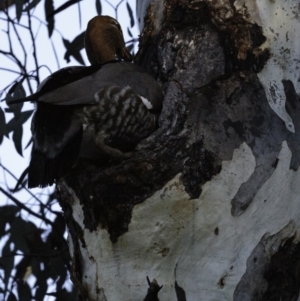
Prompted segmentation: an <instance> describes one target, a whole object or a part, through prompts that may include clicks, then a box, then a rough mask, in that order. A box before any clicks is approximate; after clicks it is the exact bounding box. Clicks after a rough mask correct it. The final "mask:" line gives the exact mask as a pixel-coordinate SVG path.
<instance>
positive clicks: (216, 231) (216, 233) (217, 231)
mask: <svg viewBox="0 0 300 301" xmlns="http://www.w3.org/2000/svg"><path fill="white" fill-rule="evenodd" d="M214 234H215V235H219V227H216V228H215V231H214Z"/></svg>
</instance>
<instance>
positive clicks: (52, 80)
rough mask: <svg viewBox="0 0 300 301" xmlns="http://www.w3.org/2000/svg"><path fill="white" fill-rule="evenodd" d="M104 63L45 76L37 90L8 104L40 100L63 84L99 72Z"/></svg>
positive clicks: (75, 67)
mask: <svg viewBox="0 0 300 301" xmlns="http://www.w3.org/2000/svg"><path fill="white" fill-rule="evenodd" d="M101 67H102V65H100V64H98V65H92V66H89V67H85V66H72V67H66V68H62V69H60V70H58V71H56V72H54V73H52V74H51V75H50V76H48V77H47V78H45V79H44V80H43V81H42V83H41V84H40V85H39V86H38V89H37V92H36V93H33V94H32V95H29V96H27V97H24V98H19V99H14V100H11V101H8V104H9V105H10V104H15V103H22V102H26V101H39V99H40V97H41V96H42V95H44V94H46V93H51V91H54V90H55V89H59V88H61V87H63V86H66V85H68V84H70V83H72V82H75V81H77V80H80V79H82V78H84V77H87V76H90V75H92V74H93V73H95V72H97V71H98V70H99V69H100V68H101Z"/></svg>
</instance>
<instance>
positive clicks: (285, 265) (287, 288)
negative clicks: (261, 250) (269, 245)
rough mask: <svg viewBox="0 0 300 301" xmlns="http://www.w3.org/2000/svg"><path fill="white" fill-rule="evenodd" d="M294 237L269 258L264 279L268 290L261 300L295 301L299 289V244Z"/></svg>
mask: <svg viewBox="0 0 300 301" xmlns="http://www.w3.org/2000/svg"><path fill="white" fill-rule="evenodd" d="M293 239H294V237H292V238H290V239H288V240H287V241H285V242H284V243H283V245H281V246H280V247H279V249H278V251H277V252H276V253H275V254H274V255H273V256H272V257H271V259H270V262H269V265H268V268H267V270H266V272H265V274H264V278H265V279H266V281H267V282H268V289H267V291H266V292H265V293H264V295H263V297H262V299H261V300H264V301H273V300H287V301H293V300H297V299H298V297H299V288H300V255H299V254H300V243H296V244H295V243H293Z"/></svg>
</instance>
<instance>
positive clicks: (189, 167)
mask: <svg viewBox="0 0 300 301" xmlns="http://www.w3.org/2000/svg"><path fill="white" fill-rule="evenodd" d="M189 154H190V156H189V157H188V158H187V159H186V160H185V161H184V163H183V164H184V165H183V170H182V176H181V180H182V182H183V185H184V187H185V190H186V192H187V193H188V194H189V195H190V196H191V198H197V197H199V195H200V193H201V184H202V183H205V182H207V181H209V180H210V179H211V178H212V176H213V175H214V174H216V173H217V172H218V171H219V169H218V168H217V167H216V168H214V157H213V155H212V154H211V153H210V152H209V151H207V150H206V149H205V148H204V146H203V142H202V141H198V142H195V143H194V144H193V145H192V146H191V147H190V152H189Z"/></svg>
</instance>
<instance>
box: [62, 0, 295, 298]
mask: <svg viewBox="0 0 300 301" xmlns="http://www.w3.org/2000/svg"><path fill="white" fill-rule="evenodd" d="M149 3H150V4H149ZM148 4H149V6H148ZM147 6H148V8H147ZM146 8H147V10H146ZM299 15H300V8H299V4H298V1H296V0H294V1H292V0H290V1H282V0H277V1H276V0H275V1H267V0H261V1H255V0H244V1H243V0H237V1H235V2H234V1H231V0H224V1H212V0H211V1H209V0H194V1H190V0H165V1H163V0H160V1H159V0H157V1H152V2H151V1H138V17H139V19H140V23H141V24H142V26H144V27H143V31H142V34H141V38H140V50H139V52H138V55H137V57H136V63H137V64H140V65H142V66H144V67H145V68H146V69H147V70H148V72H149V73H150V74H152V75H153V76H154V77H155V78H156V79H157V81H158V82H159V83H160V84H161V85H162V86H163V89H164V93H165V98H164V103H163V110H162V113H161V115H160V119H159V128H158V130H157V131H156V132H155V133H153V135H151V136H150V137H149V138H147V139H146V140H145V141H142V142H141V143H140V144H139V146H138V148H137V149H136V151H135V153H134V156H133V157H132V158H131V159H129V160H126V161H122V162H108V163H107V164H106V165H103V164H102V165H98V166H97V165H95V164H94V163H91V162H80V164H79V165H78V166H77V168H76V169H75V170H74V172H72V174H70V175H69V176H68V177H67V178H66V179H65V180H64V182H62V183H61V184H60V185H59V187H58V189H59V191H60V193H61V197H62V202H61V204H62V207H63V210H64V212H65V216H66V220H67V224H68V228H69V242H70V250H71V255H72V258H73V271H72V278H73V281H74V282H75V284H76V285H78V287H79V288H80V291H81V294H82V296H83V298H85V299H89V300H101V301H105V300H106V301H129V300H132V301H141V300H144V299H145V300H148V301H149V300H157V297H156V295H157V293H158V298H159V300H161V301H169V300H170V301H171V300H177V301H198V300H201V301H209V300H216V301H219V300H235V301H247V300H249V301H250V300H270V301H274V300H282V301H283V300H291V301H292V300H297V299H298V295H299V287H300V286H299V285H300V260H299V258H300V253H299V251H300V244H299V229H300V218H299V217H300V173H299V171H298V167H299V163H300V136H299V134H300V103H299V96H298V94H297V92H299V91H298V90H299V71H298V69H299V67H300V61H299V47H298V46H299V42H298V41H299V37H298V36H297V30H298V34H299V30H300V23H299ZM144 17H145V19H144ZM147 276H148V277H149V278H150V281H152V279H153V278H155V279H156V281H157V283H158V284H157V283H155V281H153V282H152V283H150V281H149V283H150V286H151V289H149V292H148V293H147V289H148V282H147V280H146V277H147ZM161 285H163V287H162V288H161V289H160V286H161Z"/></svg>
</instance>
